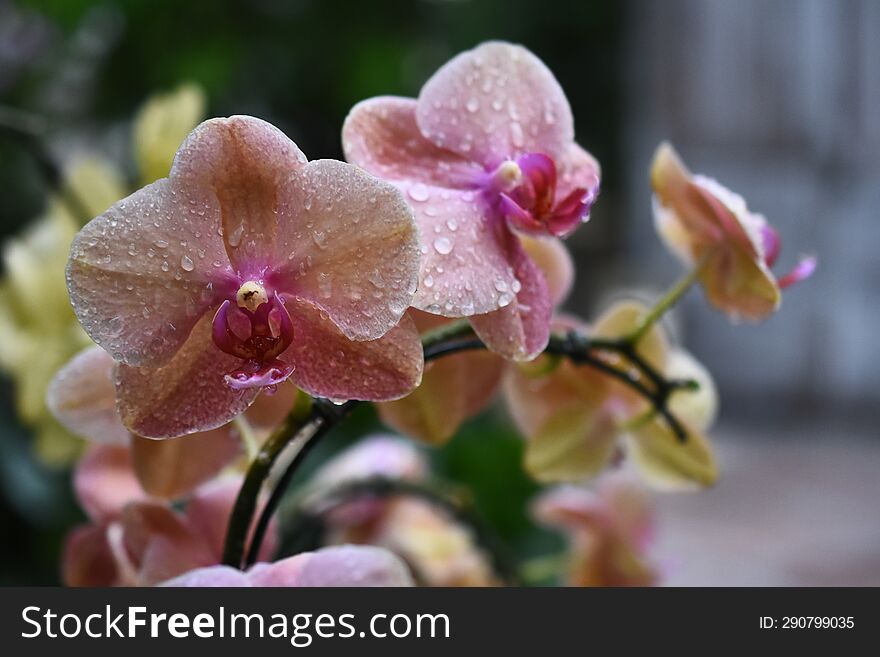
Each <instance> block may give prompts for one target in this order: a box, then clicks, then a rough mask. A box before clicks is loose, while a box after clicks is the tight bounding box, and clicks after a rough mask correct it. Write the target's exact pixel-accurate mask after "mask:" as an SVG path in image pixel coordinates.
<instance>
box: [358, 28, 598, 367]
mask: <svg viewBox="0 0 880 657" xmlns="http://www.w3.org/2000/svg"><path fill="white" fill-rule="evenodd" d="M342 134H343V148H344V150H345V154H346V158H347V159H348V160H349V161H350V162H353V163H355V164H358V165H360V166H362V167H364V168H365V169H367V170H368V171H370V172H371V173H373V174H375V175H378V176H380V177H382V178H383V179H386V180H389V181H391V182H393V183H394V184H395V185H396V186H397V187H399V188H400V189H401V190H403V191H404V192H405V193H406V195H407V197H408V199H409V201H410V204H411V205H412V207H413V209H414V211H415V213H416V220H417V223H418V225H419V230H420V232H421V241H422V263H421V273H420V276H419V280H420V284H419V289H418V291H417V293H416V296H415V299H414V300H413V306H414V307H415V308H417V309H419V310H423V311H425V312H428V313H432V314H436V315H443V316H445V317H470V318H471V322H472V324H473V326H474V329H475V330H476V331H477V332H478V333H479V335H480V337H481V338H482V339H483V340H484V341H485V342H486V344H487V345H489V347H490V348H491V349H492V350H493V351H496V352H497V353H499V354H502V355H503V356H505V357H507V358H513V359H518V360H528V359H531V358H533V357H534V356H535V355H537V354H538V353H539V352H540V351H541V350H542V349H543V348H544V347H545V346H546V344H547V339H548V336H549V321H550V314H551V305H552V304H551V301H550V295H549V293H548V290H547V281H546V280H545V277H544V276H543V275H542V274H541V272H540V270H539V269H538V267H537V266H536V264H535V262H534V260H533V259H532V258H531V257H529V255H528V254H527V253H526V252H525V251H524V249H523V247H522V244H521V242H520V237H519V236H520V235H521V234H531V235H537V236H545V237H548V238H550V239H555V238H556V237H562V236H566V235H568V234H569V233H570V232H571V231H573V230H574V229H575V227H576V226H577V225H578V224H579V223H581V222H582V221H585V220H586V219H587V217H588V216H589V211H590V206H591V205H592V203H593V201H594V200H595V198H596V195H597V193H598V189H599V166H598V164H597V163H596V161H595V159H593V157H592V156H591V155H589V154H588V153H587V152H586V151H584V150H583V149H582V148H581V147H580V146H578V145H577V144H575V143H574V123H573V119H572V115H571V108H570V107H569V105H568V101H567V100H566V98H565V94H564V93H563V92H562V89H561V88H560V86H559V83H558V82H557V81H556V79H555V78H554V77H553V74H552V73H551V72H550V71H549V70H548V69H547V67H546V66H545V65H544V64H543V63H542V62H541V61H540V60H539V59H538V58H537V57H535V56H534V55H533V54H532V53H531V52H529V51H528V50H526V49H525V48H523V47H522V46H516V45H511V44H508V43H501V42H490V43H485V44H482V45H480V46H478V47H477V48H475V49H474V50H471V51H468V52H464V53H462V54H460V55H458V56H456V57H455V58H453V59H452V60H451V61H449V62H448V63H446V64H445V65H444V66H443V67H441V68H440V69H439V70H438V71H437V72H436V73H435V74H434V75H433V76H432V77H431V79H429V80H428V81H427V82H426V83H425V85H424V86H423V87H422V90H421V92H420V93H419V97H418V99H410V98H396V97H379V98H372V99H370V100H367V101H364V102H361V103H359V104H358V105H356V106H355V107H354V108H353V109H352V110H351V113H350V114H349V116H348V118H347V119H346V122H345V125H344V127H343V132H342Z"/></svg>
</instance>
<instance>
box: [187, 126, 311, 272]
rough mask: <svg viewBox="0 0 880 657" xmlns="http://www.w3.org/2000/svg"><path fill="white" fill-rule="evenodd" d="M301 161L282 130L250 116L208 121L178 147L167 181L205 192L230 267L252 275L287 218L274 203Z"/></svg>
mask: <svg viewBox="0 0 880 657" xmlns="http://www.w3.org/2000/svg"><path fill="white" fill-rule="evenodd" d="M305 165H306V157H305V155H303V153H302V151H300V149H299V148H298V147H297V145H296V144H294V143H293V142H292V141H291V140H290V139H289V138H288V137H287V135H285V134H284V133H283V132H281V131H280V130H279V129H278V128H276V127H275V126H273V125H272V124H270V123H267V122H265V121H262V120H260V119H256V118H254V117H252V116H231V117H229V118H225V119H210V120H208V121H205V122H203V123H201V124H200V125H199V126H198V127H196V129H195V130H193V131H192V133H190V135H189V137H187V139H186V141H185V142H184V143H183V145H182V146H181V147H180V150H179V151H178V153H177V157H176V158H175V160H174V166H173V167H172V169H171V178H172V180H180V181H181V182H183V181H185V182H186V185H187V189H188V190H191V193H193V192H195V191H196V190H198V191H200V192H201V190H210V193H211V196H212V198H211V200H212V202H213V203H212V207H211V208H210V209H209V213H211V214H212V215H213V217H212V220H213V222H218V221H219V225H220V226H221V227H222V234H223V243H224V245H225V249H226V253H227V254H228V259H229V261H230V262H231V263H232V266H233V268H234V269H235V270H236V271H237V272H239V274H240V275H242V276H245V277H247V276H250V277H256V276H258V275H259V274H260V273H261V272H260V271H258V270H257V267H259V264H260V263H266V262H271V260H270V258H271V257H272V255H273V249H274V246H275V240H276V237H277V235H278V232H279V231H280V230H281V229H282V227H283V226H284V225H285V224H286V223H287V222H288V221H289V217H288V215H287V214H286V211H285V210H286V209H284V208H281V207H279V205H278V195H279V194H282V193H284V191H285V190H286V189H287V187H288V185H289V179H290V177H291V176H292V175H295V173H296V172H297V171H299V170H300V169H302V168H303V167H304V166H305Z"/></svg>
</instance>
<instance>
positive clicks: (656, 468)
mask: <svg viewBox="0 0 880 657" xmlns="http://www.w3.org/2000/svg"><path fill="white" fill-rule="evenodd" d="M628 445H629V450H628V455H629V456H630V457H631V458H632V459H633V460H634V461H635V463H636V464H637V465H638V466H639V469H640V470H641V472H642V474H643V475H644V477H645V479H646V480H647V481H648V482H649V483H650V484H651V485H652V486H654V487H656V488H659V489H664V490H688V489H694V488H699V487H705V486H710V485H712V484H713V483H715V480H716V479H717V478H718V466H717V464H716V463H715V456H714V455H713V454H712V447H711V446H710V445H709V441H708V440H706V437H705V436H704V435H703V434H702V433H700V432H699V431H698V430H696V429H695V428H693V427H687V440H686V441H685V442H683V443H682V442H681V441H679V439H678V437H677V436H676V435H675V434H674V433H673V432H672V431H671V430H670V428H669V426H668V425H667V424H666V421H665V420H664V419H663V418H660V417H657V418H654V419H653V420H651V422H649V423H648V424H647V425H645V426H644V427H642V428H640V429H638V430H637V431H634V432H633V433H632V434H630V435H629V436H628Z"/></svg>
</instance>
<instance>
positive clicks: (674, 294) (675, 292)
mask: <svg viewBox="0 0 880 657" xmlns="http://www.w3.org/2000/svg"><path fill="white" fill-rule="evenodd" d="M705 262H706V258H705V257H704V258H703V259H702V260H700V262H698V263H697V264H696V265H695V266H694V267H693V268H692V269H691V270H690V271H689V272H688V273H687V274H685V275H684V276H682V277H681V278H680V279H679V280H678V281H677V282H676V283H675V285H673V286H672V287H671V288H669V291H667V292H666V294H664V295H663V296H662V297H661V298H660V299H659V300H658V301H657V303H656V304H654V307H653V308H651V310H649V311H648V314H647V315H645V316H644V317H642V318H641V319H640V320H639V323H638V325H636V327H635V328H634V329H633V330H632V331H631V332H630V333H629V334H628V335H626V336H625V337H624V341H626V342H629V343H630V344H638V343H639V340H641V339H642V338H643V337H645V334H646V333H647V332H648V331H650V330H651V327H652V326H654V324H655V323H657V320H659V319H660V318H661V317H663V315H665V314H666V311H668V310H669V309H670V308H672V306H674V305H675V304H676V303H678V300H679V299H681V297H683V296H684V294H685V292H687V291H688V290H689V289H690V288H691V285H693V284H694V282H696V280H697V279H698V278H699V277H700V274H701V273H702V271H703V265H704V264H705Z"/></svg>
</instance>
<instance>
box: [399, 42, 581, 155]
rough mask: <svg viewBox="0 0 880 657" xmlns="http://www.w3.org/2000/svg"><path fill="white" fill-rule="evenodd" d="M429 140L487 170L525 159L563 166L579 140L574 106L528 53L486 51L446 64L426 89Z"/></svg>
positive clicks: (422, 107)
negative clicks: (541, 157) (559, 161)
mask: <svg viewBox="0 0 880 657" xmlns="http://www.w3.org/2000/svg"><path fill="white" fill-rule="evenodd" d="M416 120H417V121H418V125H419V128H420V129H421V131H422V134H424V135H425V137H427V138H428V139H430V140H431V141H432V142H434V143H435V144H436V145H437V146H440V147H442V148H446V149H449V150H451V151H454V152H456V153H458V154H460V155H462V156H464V157H469V158H472V159H474V160H475V161H478V162H480V163H481V164H483V165H486V166H487V167H490V166H495V165H497V164H499V163H500V162H501V161H502V160H504V159H507V158H512V157H515V156H516V155H519V154H522V153H544V154H545V155H548V156H549V157H551V158H553V159H556V158H557V157H559V156H560V155H562V153H563V152H564V150H565V148H566V147H567V146H568V144H570V143H571V141H572V140H573V139H574V121H573V119H572V116H571V108H570V107H569V104H568V100H566V98H565V94H564V93H563V91H562V88H561V87H560V86H559V83H558V82H557V81H556V78H554V77H553V74H552V73H551V72H550V70H549V69H548V68H547V67H546V66H545V65H544V63H543V62H541V60H539V59H538V58H537V57H535V55H533V54H532V53H531V52H529V51H528V50H526V49H525V48H523V47H522V46H517V45H512V44H509V43H503V42H489V43H484V44H482V45H480V46H478V47H477V48H475V49H473V50H469V51H467V52H464V53H461V54H460V55H457V56H456V57H454V58H453V59H451V60H450V61H449V62H447V63H446V64H444V65H443V66H442V67H441V68H440V69H439V70H438V71H437V72H436V73H435V74H434V75H433V76H432V77H431V79H430V80H428V81H427V82H426V83H425V86H423V87H422V90H421V93H420V94H419V100H418V106H417V108H416Z"/></svg>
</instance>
